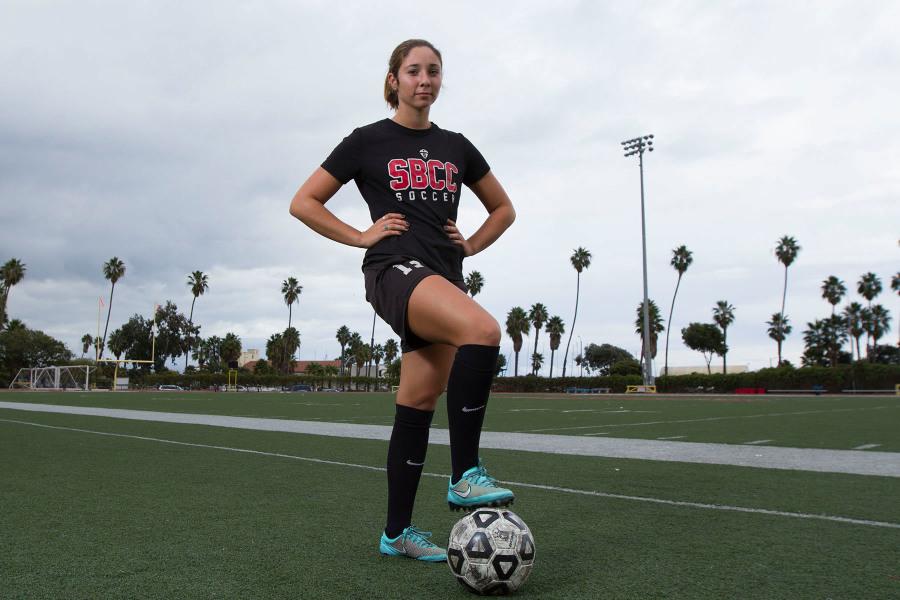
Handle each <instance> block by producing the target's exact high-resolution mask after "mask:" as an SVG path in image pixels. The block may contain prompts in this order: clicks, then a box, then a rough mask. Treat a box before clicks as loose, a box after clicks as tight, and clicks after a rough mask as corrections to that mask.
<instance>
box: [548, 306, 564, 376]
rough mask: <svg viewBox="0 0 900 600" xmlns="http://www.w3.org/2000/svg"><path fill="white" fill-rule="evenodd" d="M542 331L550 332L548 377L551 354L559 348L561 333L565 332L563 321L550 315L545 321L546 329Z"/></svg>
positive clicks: (551, 363) (551, 367)
mask: <svg viewBox="0 0 900 600" xmlns="http://www.w3.org/2000/svg"><path fill="white" fill-rule="evenodd" d="M544 331H546V332H547V333H549V334H550V377H551V378H552V377H553V356H554V355H555V354H556V351H557V350H559V342H560V341H561V339H562V334H564V333H565V332H566V324H565V323H563V320H562V319H561V318H560V317H555V316H554V317H550V320H549V321H547V329H545V330H544Z"/></svg>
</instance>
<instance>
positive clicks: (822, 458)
mask: <svg viewBox="0 0 900 600" xmlns="http://www.w3.org/2000/svg"><path fill="white" fill-rule="evenodd" d="M4 408H9V409H13V410H22V411H29V412H42V413H59V414H70V415H85V416H93V417H103V418H114V419H128V420H132V421H152V422H160V423H179V424H185V425H208V426H212V427H228V428H233V429H249V430H254V431H277V432H282V433H299V434H307V435H324V436H331V437H345V438H356V439H368V440H381V441H387V440H389V439H390V436H391V427H390V426H389V425H372V424H366V425H359V424H351V423H333V422H326V421H324V420H321V419H320V418H313V419H308V420H305V421H296V420H291V419H259V418H249V417H232V416H222V415H204V414H191V413H176V412H157V411H147V410H129V409H110V408H96V407H90V406H87V407H85V406H61V405H56V404H37V403H27V402H0V409H4ZM597 433H608V432H606V431H603V432H597ZM429 444H437V445H444V446H448V445H449V444H450V435H449V431H448V430H447V429H440V428H435V427H432V428H431V433H430V436H429ZM481 447H482V448H491V449H497V450H517V451H522V452H539V453H544V454H562V455H574V456H595V457H604V458H625V459H637V460H658V461H665V462H683V463H699V464H718V465H731V466H737V467H753V468H760V469H786V470H800V471H817V472H824V473H847V474H852V475H878V476H887V477H900V453H898V452H882V451H878V450H870V451H866V452H854V451H853V450H823V449H812V448H780V447H777V446H744V445H739V444H714V443H698V442H687V441H659V440H645V439H629V438H616V437H605V436H593V437H589V436H586V435H551V434H545V433H509V432H502V431H483V432H482V434H481Z"/></svg>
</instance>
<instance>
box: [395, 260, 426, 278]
mask: <svg viewBox="0 0 900 600" xmlns="http://www.w3.org/2000/svg"><path fill="white" fill-rule="evenodd" d="M409 264H411V265H412V266H413V267H415V268H417V269H421V268H422V265H421V263H419V261H417V260H411V261H409ZM394 268H395V269H400V270H401V271H403V274H404V275H409V274H410V273H411V272H412V269H410V268H409V267H404V266H403V265H394Z"/></svg>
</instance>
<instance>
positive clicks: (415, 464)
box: [406, 460, 425, 467]
mask: <svg viewBox="0 0 900 600" xmlns="http://www.w3.org/2000/svg"><path fill="white" fill-rule="evenodd" d="M406 464H408V465H409V466H411V467H421V466H422V465H424V464H425V463H423V462H420V463H416V462H413V461H411V460H408V461H406Z"/></svg>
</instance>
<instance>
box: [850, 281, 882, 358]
mask: <svg viewBox="0 0 900 600" xmlns="http://www.w3.org/2000/svg"><path fill="white" fill-rule="evenodd" d="M856 291H857V292H859V295H860V296H862V297H863V298H865V299H866V300H868V302H869V304H868V307H869V310H871V309H872V300H874V299H875V296H877V295H878V294H880V293H881V280H880V279H878V275H876V274H875V273H871V272H869V273H864V274H863V276H862V277H860V278H859V282H858V283H857V284H856ZM870 339H871V331H870V330H869V329H866V356H867V357H868V356H869V340H870Z"/></svg>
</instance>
